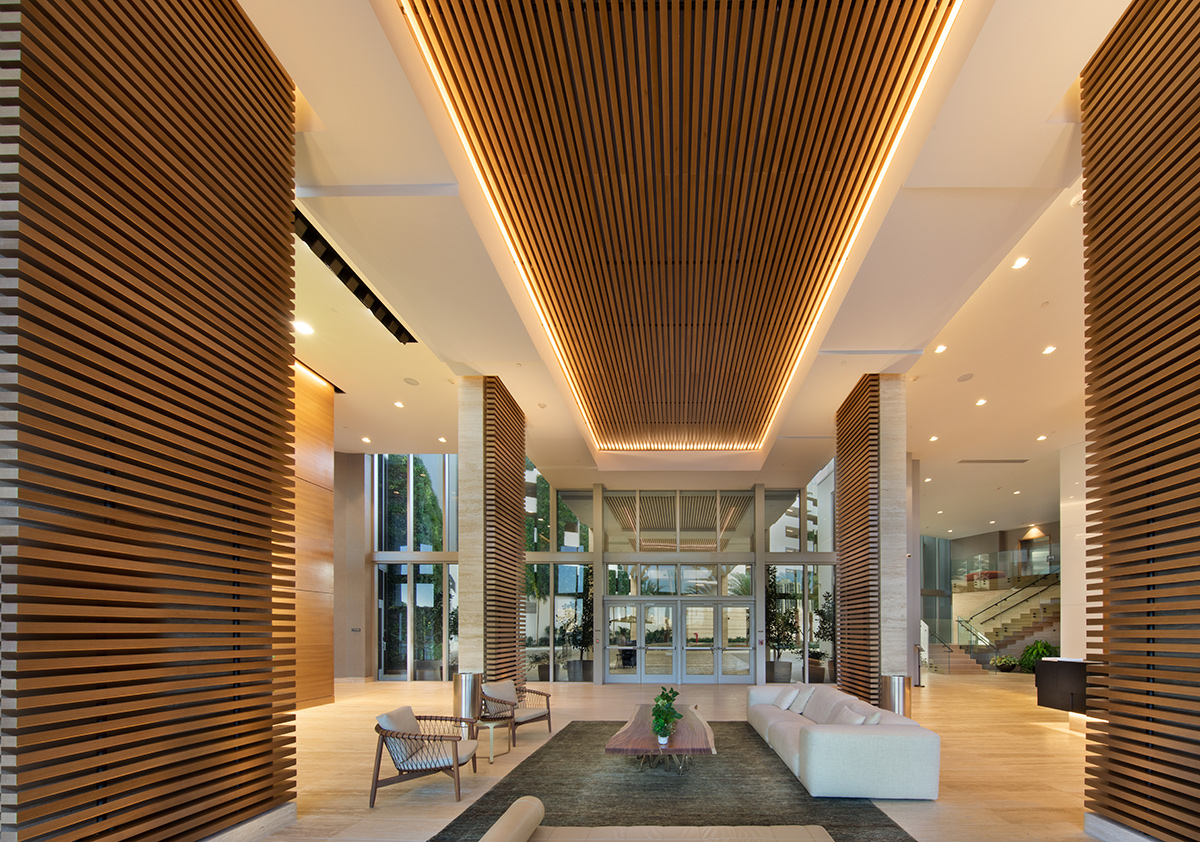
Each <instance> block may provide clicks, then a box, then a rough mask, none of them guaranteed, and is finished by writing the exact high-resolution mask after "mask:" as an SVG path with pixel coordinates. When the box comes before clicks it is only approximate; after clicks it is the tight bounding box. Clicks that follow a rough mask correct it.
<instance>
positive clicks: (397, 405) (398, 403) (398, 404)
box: [392, 401, 404, 409]
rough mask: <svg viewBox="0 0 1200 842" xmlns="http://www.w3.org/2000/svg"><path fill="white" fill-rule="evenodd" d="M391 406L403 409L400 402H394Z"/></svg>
mask: <svg viewBox="0 0 1200 842" xmlns="http://www.w3.org/2000/svg"><path fill="white" fill-rule="evenodd" d="M392 406H394V407H396V409H404V404H403V403H401V402H400V401H396V402H395V403H393V404H392Z"/></svg>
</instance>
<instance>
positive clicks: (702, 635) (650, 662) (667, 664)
mask: <svg viewBox="0 0 1200 842" xmlns="http://www.w3.org/2000/svg"><path fill="white" fill-rule="evenodd" d="M605 612H606V614H607V623H608V638H607V641H606V643H607V653H606V654H607V656H606V658H605V666H606V669H607V673H606V676H605V680H606V681H609V682H630V683H634V682H638V683H650V684H652V683H654V682H659V683H663V684H667V683H672V682H683V683H688V682H690V683H704V684H713V683H744V684H748V683H751V682H752V681H753V672H752V666H751V665H752V664H753V662H754V659H753V653H752V649H751V645H750V623H751V618H752V616H753V612H752V607H751V606H750V605H749V604H735V605H731V604H723V603H719V602H705V603H694V602H692V601H691V600H667V601H663V600H654V601H644V602H643V601H634V600H629V601H627V602H624V601H623V602H619V603H617V602H608V603H606V604H605Z"/></svg>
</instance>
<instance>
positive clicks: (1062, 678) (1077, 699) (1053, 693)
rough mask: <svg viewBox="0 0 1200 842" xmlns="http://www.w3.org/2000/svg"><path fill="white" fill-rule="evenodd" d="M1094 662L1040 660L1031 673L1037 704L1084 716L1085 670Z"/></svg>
mask: <svg viewBox="0 0 1200 842" xmlns="http://www.w3.org/2000/svg"><path fill="white" fill-rule="evenodd" d="M1089 664H1096V665H1098V662H1097V661H1085V660H1083V659H1081V658H1042V659H1041V660H1040V661H1038V662H1037V666H1036V668H1035V669H1034V676H1033V678H1034V684H1035V685H1037V701H1038V704H1039V705H1041V706H1042V707H1046V708H1057V709H1058V710H1069V711H1073V712H1075V713H1087V669H1088V665H1089Z"/></svg>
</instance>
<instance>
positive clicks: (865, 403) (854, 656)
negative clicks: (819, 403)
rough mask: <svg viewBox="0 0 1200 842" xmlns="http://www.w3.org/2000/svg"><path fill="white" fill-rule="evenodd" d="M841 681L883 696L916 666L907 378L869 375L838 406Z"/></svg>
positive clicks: (865, 694) (861, 692)
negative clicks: (885, 687) (882, 687)
mask: <svg viewBox="0 0 1200 842" xmlns="http://www.w3.org/2000/svg"><path fill="white" fill-rule="evenodd" d="M836 427H837V447H836V454H837V455H836V461H835V465H836V469H835V471H836V473H835V476H836V486H835V491H834V495H835V501H836V502H835V505H834V519H835V528H834V534H835V535H836V540H837V546H836V551H837V674H838V686H839V687H841V688H842V689H843V690H846V691H847V692H850V693H854V694H855V695H856V696H858V697H859V698H861V699H863V700H865V701H869V702H871V703H872V704H878V703H879V677H880V675H885V674H886V675H904V674H907V672H908V648H909V646H908V633H907V617H908V615H907V576H908V574H907V567H908V565H907V557H906V548H907V525H906V524H907V517H906V512H907V507H906V499H907V496H906V467H907V464H906V458H905V435H906V426H905V422H904V380H903V378H902V377H901V376H900V375H891V374H869V375H865V376H864V377H863V378H862V379H861V380H859V382H858V385H857V386H855V387H854V390H853V391H852V392H851V393H850V394H849V396H847V398H846V400H845V401H844V402H843V403H842V405H841V407H839V409H838V411H837V417H836Z"/></svg>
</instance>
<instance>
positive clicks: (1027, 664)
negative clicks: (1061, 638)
mask: <svg viewBox="0 0 1200 842" xmlns="http://www.w3.org/2000/svg"><path fill="white" fill-rule="evenodd" d="M1057 655H1058V647H1057V646H1051V645H1050V643H1049V641H1046V640H1035V641H1034V642H1033V643H1031V644H1029V645H1028V646H1026V647H1025V651H1024V652H1022V653H1021V658H1020V663H1021V671H1022V672H1033V671H1034V670H1035V669H1036V668H1037V662H1038V661H1040V660H1041V659H1042V658H1053V657H1056V656H1057Z"/></svg>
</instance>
